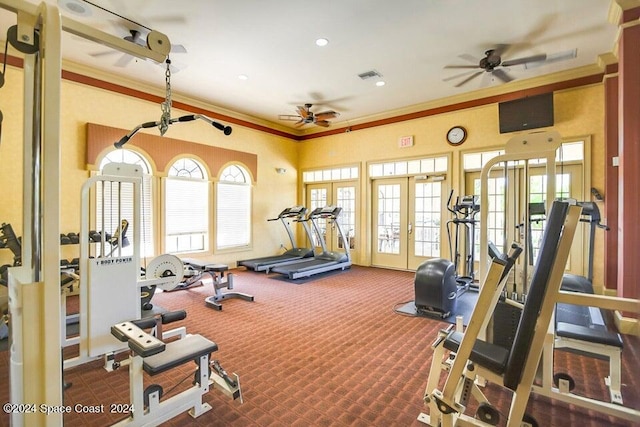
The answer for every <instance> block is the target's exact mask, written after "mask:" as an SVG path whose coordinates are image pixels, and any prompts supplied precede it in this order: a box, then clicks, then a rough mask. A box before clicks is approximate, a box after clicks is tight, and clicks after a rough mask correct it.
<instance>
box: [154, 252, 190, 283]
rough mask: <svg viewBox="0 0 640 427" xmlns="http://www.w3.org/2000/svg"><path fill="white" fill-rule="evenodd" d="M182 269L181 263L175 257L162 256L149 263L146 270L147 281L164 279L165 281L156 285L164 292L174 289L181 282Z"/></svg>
mask: <svg viewBox="0 0 640 427" xmlns="http://www.w3.org/2000/svg"><path fill="white" fill-rule="evenodd" d="M183 270H184V267H183V265H182V261H180V258H178V257H177V256H175V255H169V254H164V255H160V256H157V257H155V258H154V259H152V260H151V262H149V264H148V265H147V269H146V273H147V274H146V275H147V279H160V278H166V279H167V281H166V282H164V283H162V284H160V285H158V287H159V288H160V289H162V290H164V291H170V290H172V289H174V288H175V287H176V286H178V284H179V283H180V282H181V281H182V273H183Z"/></svg>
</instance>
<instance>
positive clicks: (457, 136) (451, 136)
mask: <svg viewBox="0 0 640 427" xmlns="http://www.w3.org/2000/svg"><path fill="white" fill-rule="evenodd" d="M465 139H467V130H466V129H465V128H463V127H462V126H454V127H452V128H451V129H449V132H447V142H448V143H449V144H451V145H460V144H462V143H463V142H464V140H465Z"/></svg>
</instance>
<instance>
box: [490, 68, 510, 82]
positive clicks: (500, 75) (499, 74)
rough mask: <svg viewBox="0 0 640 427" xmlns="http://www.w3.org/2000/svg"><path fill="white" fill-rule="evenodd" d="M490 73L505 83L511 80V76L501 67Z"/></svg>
mask: <svg viewBox="0 0 640 427" xmlns="http://www.w3.org/2000/svg"><path fill="white" fill-rule="evenodd" d="M491 74H493V75H494V76H496V77H497V78H499V79H500V80H502V81H503V82H505V83H509V82H510V81H511V80H513V78H512V77H511V76H509V75H508V74H507V73H506V72H505V71H504V70H502V69H497V70H493V72H492V73H491Z"/></svg>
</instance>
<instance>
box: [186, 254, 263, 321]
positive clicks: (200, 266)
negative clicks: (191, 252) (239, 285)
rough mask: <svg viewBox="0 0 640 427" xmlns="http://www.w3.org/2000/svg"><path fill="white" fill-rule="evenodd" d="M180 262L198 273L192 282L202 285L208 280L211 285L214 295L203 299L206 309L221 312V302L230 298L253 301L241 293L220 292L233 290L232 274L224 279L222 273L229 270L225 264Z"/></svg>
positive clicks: (189, 259)
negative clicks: (198, 282)
mask: <svg viewBox="0 0 640 427" xmlns="http://www.w3.org/2000/svg"><path fill="white" fill-rule="evenodd" d="M182 262H183V263H184V264H185V265H187V266H188V267H190V268H192V269H194V270H196V271H198V275H197V276H195V278H192V279H190V280H191V281H192V282H196V281H200V282H202V283H204V280H206V279H210V280H211V281H212V284H213V291H214V294H213V295H211V296H209V297H207V298H205V300H204V303H205V304H206V306H207V307H209V308H213V309H215V310H222V304H221V302H222V301H223V300H226V299H230V298H240V299H243V300H245V301H253V295H248V294H244V293H241V292H225V293H223V292H222V289H225V288H226V289H228V290H233V276H234V275H233V273H228V274H227V277H226V278H225V277H224V273H225V272H226V271H228V270H229V266H228V265H225V264H206V263H202V262H200V261H198V260H195V259H191V258H187V259H183V260H182Z"/></svg>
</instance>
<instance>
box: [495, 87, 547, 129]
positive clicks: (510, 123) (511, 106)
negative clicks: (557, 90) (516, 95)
mask: <svg viewBox="0 0 640 427" xmlns="http://www.w3.org/2000/svg"><path fill="white" fill-rule="evenodd" d="M498 114H499V120H500V133H507V132H516V131H520V130H528V129H536V128H542V127H547V126H553V92H550V93H544V94H542V95H535V96H528V97H526V98H520V99H515V100H513V101H506V102H501V103H499V104H498Z"/></svg>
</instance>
